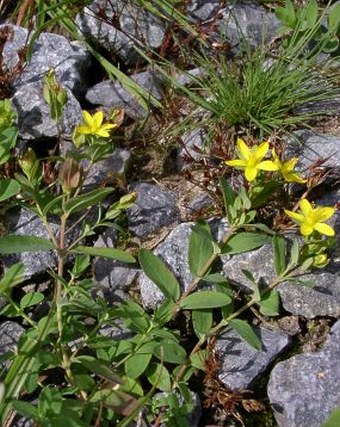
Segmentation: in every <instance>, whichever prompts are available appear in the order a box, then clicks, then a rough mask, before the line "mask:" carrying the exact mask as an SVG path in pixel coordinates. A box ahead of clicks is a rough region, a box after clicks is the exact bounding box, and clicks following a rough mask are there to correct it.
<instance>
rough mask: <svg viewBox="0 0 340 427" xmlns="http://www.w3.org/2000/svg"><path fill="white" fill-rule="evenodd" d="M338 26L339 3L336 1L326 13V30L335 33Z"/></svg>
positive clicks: (339, 24) (339, 25) (339, 21)
mask: <svg viewBox="0 0 340 427" xmlns="http://www.w3.org/2000/svg"><path fill="white" fill-rule="evenodd" d="M339 27H340V4H339V3H337V4H336V5H335V6H334V7H333V8H332V10H330V12H329V14H328V31H329V32H330V33H337V32H338V31H339Z"/></svg>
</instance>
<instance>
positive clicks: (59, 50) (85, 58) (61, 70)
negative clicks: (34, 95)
mask: <svg viewBox="0 0 340 427" xmlns="http://www.w3.org/2000/svg"><path fill="white" fill-rule="evenodd" d="M5 27H7V28H9V31H10V33H11V37H9V39H8V40H7V41H6V43H5V45H4V49H3V52H2V55H3V60H4V65H5V66H6V67H7V68H9V69H13V68H14V67H15V66H16V64H18V62H19V57H20V52H21V53H22V52H23V49H25V47H26V46H27V43H28V42H29V38H30V36H29V33H28V31H27V29H26V28H22V27H18V26H15V25H2V26H1V27H0V31H1V30H2V29H3V28H5ZM89 65H90V55H89V53H88V52H87V51H86V49H85V48H84V47H83V46H82V45H81V44H80V43H79V42H76V41H69V40H67V39H66V38H65V37H63V36H60V35H57V34H52V33H45V32H44V33H41V34H40V36H39V37H38V38H37V40H35V42H34V46H33V50H32V55H31V58H30V62H29V64H28V65H27V66H26V67H25V68H24V70H23V72H22V73H21V74H20V76H19V77H18V79H17V80H16V81H15V82H14V86H15V88H16V89H18V88H19V87H21V86H23V85H26V84H27V83H32V82H37V81H41V79H42V78H43V76H44V75H45V74H46V73H47V72H48V71H49V70H50V69H51V68H54V69H55V72H56V76H57V78H58V79H59V81H60V83H61V84H62V85H63V86H67V87H68V88H69V89H70V90H72V91H73V92H74V93H75V94H79V93H80V92H82V90H83V89H84V85H85V75H86V71H87V69H88V67H89Z"/></svg>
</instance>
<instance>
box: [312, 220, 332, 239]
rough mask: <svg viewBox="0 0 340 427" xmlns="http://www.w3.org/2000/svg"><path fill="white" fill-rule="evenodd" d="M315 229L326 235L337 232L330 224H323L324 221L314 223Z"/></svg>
mask: <svg viewBox="0 0 340 427" xmlns="http://www.w3.org/2000/svg"><path fill="white" fill-rule="evenodd" d="M314 229H315V230H316V231H318V232H319V233H321V234H325V235H326V236H334V234H335V231H334V228H332V227H331V226H330V225H328V224H323V223H322V222H317V223H316V224H314Z"/></svg>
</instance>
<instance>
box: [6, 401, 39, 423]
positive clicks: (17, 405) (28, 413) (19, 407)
mask: <svg viewBox="0 0 340 427" xmlns="http://www.w3.org/2000/svg"><path fill="white" fill-rule="evenodd" d="M12 405H13V407H14V409H15V410H16V411H17V412H18V413H19V414H20V415H22V416H24V417H26V418H30V419H33V420H36V419H37V418H38V409H37V407H36V406H34V405H32V404H31V403H28V402H24V401H22V400H14V401H13V402H12Z"/></svg>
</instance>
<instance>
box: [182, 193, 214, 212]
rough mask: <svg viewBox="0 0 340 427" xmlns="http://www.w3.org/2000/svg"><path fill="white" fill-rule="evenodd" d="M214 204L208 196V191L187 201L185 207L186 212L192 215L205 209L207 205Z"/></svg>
mask: <svg viewBox="0 0 340 427" xmlns="http://www.w3.org/2000/svg"><path fill="white" fill-rule="evenodd" d="M213 204H214V201H213V199H212V198H211V197H210V195H209V194H208V193H203V194H201V195H200V196H198V197H195V198H194V199H193V200H191V202H190V203H189V205H188V207H187V212H188V214H189V215H193V214H194V213H196V212H200V211H201V210H203V209H207V208H208V207H210V206H212V205H213Z"/></svg>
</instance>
